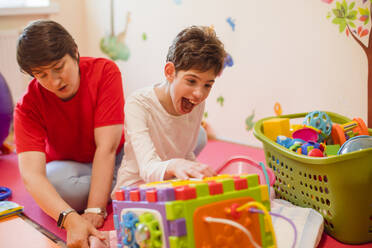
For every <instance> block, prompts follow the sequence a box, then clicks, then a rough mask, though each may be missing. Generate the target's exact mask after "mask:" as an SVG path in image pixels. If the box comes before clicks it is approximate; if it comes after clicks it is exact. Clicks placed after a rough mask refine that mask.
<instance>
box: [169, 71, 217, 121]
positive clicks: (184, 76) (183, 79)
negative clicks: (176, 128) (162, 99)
mask: <svg viewBox="0 0 372 248" xmlns="http://www.w3.org/2000/svg"><path fill="white" fill-rule="evenodd" d="M173 76H174V77H173V78H174V79H173V81H170V80H169V82H170V97H171V99H172V105H173V106H172V107H171V108H170V109H171V110H172V112H173V113H171V114H174V115H183V114H187V113H190V112H191V111H192V110H193V109H194V107H195V106H196V105H198V104H200V103H201V102H203V101H204V100H205V99H206V98H207V97H208V95H209V92H210V91H211V89H212V86H213V84H214V80H215V78H216V75H215V73H214V70H209V71H206V72H200V71H197V70H193V69H191V70H188V71H178V72H177V74H176V73H174V74H173Z"/></svg>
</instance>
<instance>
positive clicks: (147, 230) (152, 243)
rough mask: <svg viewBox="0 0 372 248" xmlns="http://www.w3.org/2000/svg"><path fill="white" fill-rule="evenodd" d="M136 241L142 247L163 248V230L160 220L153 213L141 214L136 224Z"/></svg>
mask: <svg viewBox="0 0 372 248" xmlns="http://www.w3.org/2000/svg"><path fill="white" fill-rule="evenodd" d="M135 237H136V242H137V243H138V244H139V245H140V247H141V248H161V247H162V232H161V230H160V226H159V221H158V220H157V219H156V218H155V216H154V215H153V214H151V213H148V212H146V213H144V214H142V215H140V216H139V222H138V223H137V224H136V234H135Z"/></svg>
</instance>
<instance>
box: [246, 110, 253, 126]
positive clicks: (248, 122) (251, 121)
mask: <svg viewBox="0 0 372 248" xmlns="http://www.w3.org/2000/svg"><path fill="white" fill-rule="evenodd" d="M253 119H254V110H253V111H252V114H251V115H250V116H248V117H247V118H246V119H245V129H246V130H247V131H250V130H251V129H252V128H253V126H254V121H253Z"/></svg>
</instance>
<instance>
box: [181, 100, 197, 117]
mask: <svg viewBox="0 0 372 248" xmlns="http://www.w3.org/2000/svg"><path fill="white" fill-rule="evenodd" d="M195 105H196V103H193V102H191V101H190V100H189V99H187V98H184V97H182V111H183V112H184V113H190V112H191V110H192V109H193V108H194V106H195Z"/></svg>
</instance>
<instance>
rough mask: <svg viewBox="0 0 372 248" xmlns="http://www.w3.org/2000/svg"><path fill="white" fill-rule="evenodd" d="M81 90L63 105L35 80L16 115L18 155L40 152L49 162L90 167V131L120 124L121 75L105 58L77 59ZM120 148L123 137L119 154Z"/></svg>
mask: <svg viewBox="0 0 372 248" xmlns="http://www.w3.org/2000/svg"><path fill="white" fill-rule="evenodd" d="M79 67H80V86H79V89H78V91H77V93H76V95H75V96H74V97H73V98H72V99H70V100H69V101H63V100H61V99H60V98H58V97H57V96H56V95H55V94H54V93H52V92H50V91H48V90H47V89H45V88H44V87H42V86H41V85H40V84H39V83H38V81H37V80H36V79H33V80H32V81H31V82H30V84H29V86H28V89H27V92H26V94H25V95H24V96H23V97H22V99H21V100H20V101H19V102H18V103H17V106H16V108H15V111H14V130H15V144H16V149H17V153H21V152H26V151H40V152H44V153H45V154H46V159H47V162H49V161H53V160H73V161H77V162H82V163H88V162H92V161H93V157H94V153H95V150H96V145H95V141H94V128H96V127H102V126H109V125H115V124H122V125H123V128H124V96H123V86H122V80H121V73H120V71H119V69H118V67H117V66H116V64H115V63H114V62H112V61H110V60H107V59H103V58H89V57H83V58H80V64H79ZM123 143H124V132H123V133H122V137H121V141H120V145H119V148H118V151H119V150H120V149H121V148H122V146H123Z"/></svg>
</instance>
